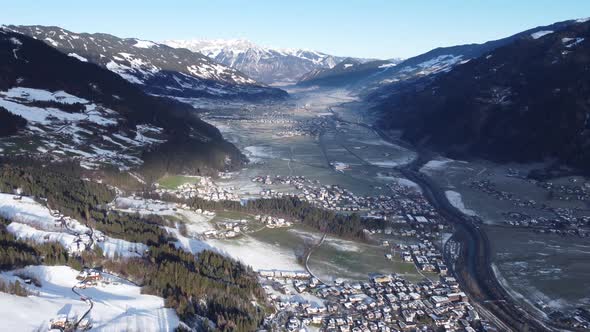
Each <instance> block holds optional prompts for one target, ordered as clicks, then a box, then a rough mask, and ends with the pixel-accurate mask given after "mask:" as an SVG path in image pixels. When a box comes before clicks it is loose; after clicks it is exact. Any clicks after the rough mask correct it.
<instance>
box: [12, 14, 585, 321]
mask: <svg viewBox="0 0 590 332" xmlns="http://www.w3.org/2000/svg"><path fill="white" fill-rule="evenodd" d="M250 5H251V4H249V6H250ZM145 6H148V4H145ZM244 6H245V5H244ZM122 7H124V6H122ZM205 7H206V6H204V5H203V10H205ZM134 8H135V7H134ZM249 9H250V7H247V8H246V7H244V8H243V10H244V11H245V12H246V10H249ZM116 10H121V11H122V12H125V13H128V12H127V11H126V10H127V9H125V8H117V9H116ZM134 10H135V9H134ZM138 10H139V9H138ZM333 10H334V11H338V10H340V9H339V8H334V9H333ZM117 13H119V12H117ZM133 14H134V15H135V14H136V13H135V12H134V13H133ZM158 14H159V16H158V17H159V19H162V20H163V19H165V14H164V13H162V14H161V15H160V13H158ZM113 16H114V17H118V16H117V15H113ZM137 16H138V17H139V15H137ZM134 17H135V16H134ZM548 17H549V16H548ZM202 18H203V16H202V15H201V16H200V18H199V19H202ZM257 19H259V20H257V21H252V25H253V26H256V27H258V24H263V23H264V22H265V21H264V20H263V19H262V18H258V17H257ZM129 20H130V22H131V21H132V22H136V23H137V22H139V21H141V20H143V18H137V17H135V18H133V19H131V18H129ZM146 20H147V19H146ZM157 22H159V21H158V20H154V21H153V22H152V21H150V24H156V23H157ZM527 22H528V21H527ZM180 23H182V24H186V25H187V26H188V25H190V24H194V22H180ZM222 23H223V24H231V17H230V16H229V15H228V16H227V17H224V18H223V20H220V24H222ZM254 23H256V24H254ZM547 23H549V22H547ZM421 24H430V23H428V22H423V23H421ZM64 26H66V25H64ZM144 27H145V26H144ZM162 28H163V27H162ZM272 28H276V29H278V27H274V26H273V27H272ZM356 28H358V29H361V28H363V27H361V26H358V27H356V26H355V29H356ZM434 28H436V29H443V28H445V27H442V26H437V27H434ZM212 29H213V28H212ZM148 30H149V29H148ZM169 31H170V30H166V32H167V33H168V32H169ZM175 31H176V30H175ZM363 31H365V30H363ZM121 33H122V34H124V33H125V32H124V31H122V32H121ZM211 33H213V30H212V32H211ZM236 33H237V32H236ZM338 33H340V34H342V35H343V37H345V36H344V33H343V32H338ZM178 34H179V35H178V36H179V37H180V38H178V39H175V38H172V39H170V40H166V41H161V42H158V41H150V40H144V39H141V38H120V37H116V36H113V35H111V34H106V33H77V32H72V31H68V30H66V29H63V28H61V27H56V26H41V25H30V26H25V25H4V26H2V27H1V28H0V319H1V321H2V325H0V330H7V331H46V330H59V331H85V330H101V331H102V330H104V331H236V332H241V331H343V332H344V331H354V332H365V331H371V332H374V331H379V332H392V331H468V332H471V331H478V332H480V331H587V330H588V329H589V328H590V300H589V298H588V291H587V290H588V289H590V260H589V259H588V253H589V250H590V245H589V242H588V238H590V206H589V205H588V202H590V174H588V170H589V169H590V98H589V96H590V80H589V77H590V72H589V71H590V21H589V20H588V19H574V20H568V21H562V22H557V23H553V24H549V25H545V26H539V27H531V28H530V29H527V30H524V31H522V32H518V33H515V34H512V35H509V36H505V37H504V38H500V39H496V40H491V41H487V42H483V43H479V44H465V45H456V46H448V45H445V46H441V47H437V48H434V49H432V50H430V51H428V52H425V53H423V54H418V55H415V56H412V57H409V58H406V59H400V58H398V57H396V54H391V56H389V57H386V58H384V59H375V58H361V57H352V56H348V55H347V54H342V55H338V56H335V55H330V54H327V53H324V52H322V51H312V50H303V49H281V48H273V47H262V46H259V45H256V44H255V43H253V42H250V41H248V40H244V39H230V40H219V39H218V40H214V39H211V40H208V39H184V40H183V39H182V36H185V37H186V35H187V32H186V31H184V32H183V31H178ZM363 36H364V35H363ZM172 37H174V36H172ZM189 37H190V36H189ZM285 38H286V37H285ZM351 38H352V37H351ZM425 38H426V37H425ZM347 42H348V39H347ZM387 42H389V41H387V40H384V41H383V43H387ZM396 47H399V49H402V47H404V45H399V46H396ZM359 54H361V53H360V52H359Z"/></svg>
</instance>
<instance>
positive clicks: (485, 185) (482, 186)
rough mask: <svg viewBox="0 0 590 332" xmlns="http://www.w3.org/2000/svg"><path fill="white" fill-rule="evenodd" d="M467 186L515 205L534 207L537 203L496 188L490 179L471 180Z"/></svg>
mask: <svg viewBox="0 0 590 332" xmlns="http://www.w3.org/2000/svg"><path fill="white" fill-rule="evenodd" d="M469 187H471V188H473V189H476V190H479V191H481V192H484V193H486V194H488V195H491V196H492V197H494V198H496V199H498V200H501V201H510V202H511V203H512V205H514V206H517V207H534V206H535V205H536V204H537V203H536V202H535V201H534V200H525V199H520V198H518V197H516V196H515V195H514V194H512V193H509V192H507V191H503V190H499V189H497V188H496V185H495V184H494V183H493V182H492V181H490V180H479V181H472V182H471V183H470V184H469Z"/></svg>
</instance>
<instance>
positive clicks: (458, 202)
mask: <svg viewBox="0 0 590 332" xmlns="http://www.w3.org/2000/svg"><path fill="white" fill-rule="evenodd" d="M445 195H446V196H447V199H448V200H449V203H451V205H453V206H454V207H456V208H457V209H458V210H459V211H461V212H463V214H466V215H468V216H476V215H477V214H476V213H475V211H473V210H471V209H468V208H466V207H465V204H463V199H462V197H461V194H460V193H458V192H456V191H452V190H447V191H445Z"/></svg>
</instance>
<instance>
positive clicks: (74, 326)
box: [49, 315, 92, 331]
mask: <svg viewBox="0 0 590 332" xmlns="http://www.w3.org/2000/svg"><path fill="white" fill-rule="evenodd" d="M91 328H92V323H91V322H90V319H88V318H83V319H81V320H80V321H77V320H76V319H71V318H69V317H68V316H66V315H59V316H57V317H56V318H53V319H51V320H50V321H49V329H50V330H59V331H74V330H76V331H87V330H90V329H91Z"/></svg>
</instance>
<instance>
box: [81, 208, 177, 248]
mask: <svg viewBox="0 0 590 332" xmlns="http://www.w3.org/2000/svg"><path fill="white" fill-rule="evenodd" d="M168 224H169V222H168V221H167V220H165V219H164V218H162V217H160V216H158V215H147V216H142V215H140V214H137V213H136V214H130V213H123V212H113V211H104V210H90V219H89V226H91V227H92V228H94V229H96V230H99V231H101V232H103V233H105V234H108V235H110V236H112V237H114V238H117V239H123V240H127V241H130V242H140V243H145V244H147V245H148V246H149V245H159V244H164V243H168V241H169V240H171V238H170V236H169V235H168V232H166V230H165V229H163V228H162V227H161V226H168Z"/></svg>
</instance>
